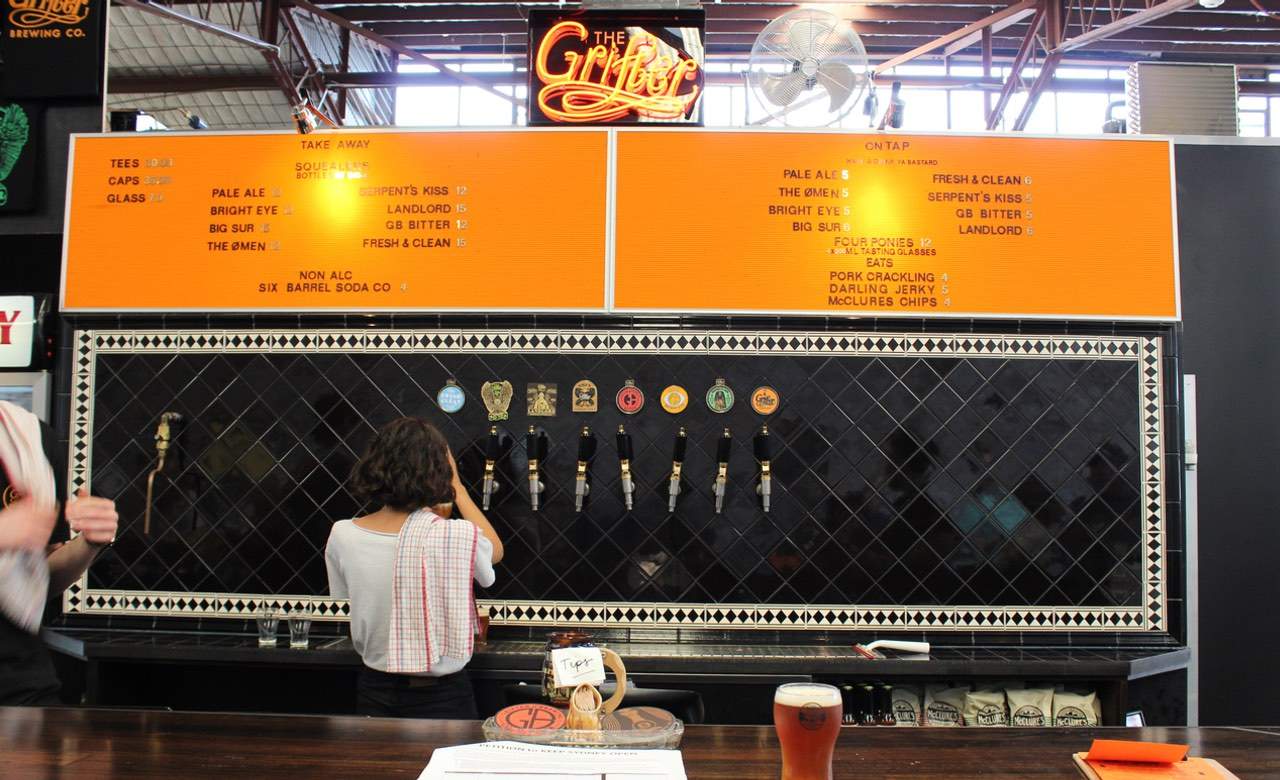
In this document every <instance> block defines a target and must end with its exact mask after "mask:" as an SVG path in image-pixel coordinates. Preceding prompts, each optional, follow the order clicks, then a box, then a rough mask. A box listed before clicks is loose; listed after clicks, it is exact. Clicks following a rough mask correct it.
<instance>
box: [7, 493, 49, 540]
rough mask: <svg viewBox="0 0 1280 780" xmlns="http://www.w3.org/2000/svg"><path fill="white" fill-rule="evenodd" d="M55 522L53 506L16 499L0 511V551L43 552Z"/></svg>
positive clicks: (26, 499)
mask: <svg viewBox="0 0 1280 780" xmlns="http://www.w3.org/2000/svg"><path fill="white" fill-rule="evenodd" d="M56 522H58V508H57V507H56V506H55V505H53V504H46V505H41V504H38V503H36V501H34V500H33V499H30V498H21V499H18V500H17V501H15V502H13V503H12V504H10V505H9V506H8V507H6V508H5V509H4V510H3V511H0V550H43V549H44V548H45V545H47V544H48V543H49V535H50V534H52V533H53V526H54V523H56Z"/></svg>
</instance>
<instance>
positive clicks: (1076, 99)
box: [1058, 92, 1123, 135]
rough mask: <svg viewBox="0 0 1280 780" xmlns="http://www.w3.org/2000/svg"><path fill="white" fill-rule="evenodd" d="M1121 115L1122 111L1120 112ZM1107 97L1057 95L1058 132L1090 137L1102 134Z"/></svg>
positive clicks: (1075, 93)
mask: <svg viewBox="0 0 1280 780" xmlns="http://www.w3.org/2000/svg"><path fill="white" fill-rule="evenodd" d="M1121 115H1123V111H1121ZM1106 118H1107V96H1106V95H1103V94H1098V93H1094V92H1059V93H1058V132H1059V133H1070V134H1077V135H1090V134H1094V133H1101V132H1102V123H1103V122H1105V121H1106Z"/></svg>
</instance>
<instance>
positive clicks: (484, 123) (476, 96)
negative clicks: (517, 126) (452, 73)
mask: <svg viewBox="0 0 1280 780" xmlns="http://www.w3.org/2000/svg"><path fill="white" fill-rule="evenodd" d="M460 100H461V107H460V109H459V112H458V114H459V115H458V119H459V122H458V123H459V124H460V125H462V126H463V127H493V126H495V125H501V126H510V125H511V103H510V102H509V101H506V100H503V99H502V98H500V97H498V96H497V95H494V94H491V93H489V92H486V91H485V90H483V89H480V88H479V87H463V88H462V92H461V95H460Z"/></svg>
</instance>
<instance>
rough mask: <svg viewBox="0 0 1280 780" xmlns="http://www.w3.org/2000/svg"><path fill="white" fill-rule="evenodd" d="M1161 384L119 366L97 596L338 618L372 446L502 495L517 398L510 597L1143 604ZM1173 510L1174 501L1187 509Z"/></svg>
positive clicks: (107, 438)
mask: <svg viewBox="0 0 1280 780" xmlns="http://www.w3.org/2000/svg"><path fill="white" fill-rule="evenodd" d="M504 324H505V323H504ZM526 324H527V323H526ZM890 327H892V325H891V326H890ZM1126 335H1128V334H1126ZM1167 343H1168V342H1167ZM1137 372H1138V368H1137V365H1136V364H1135V363H1134V362H1130V361H1107V360H1093V359H1062V360H1059V359H1052V360H1050V359H1004V358H996V357H966V358H950V357H948V358H943V357H932V356H931V357H923V358H904V357H874V358H873V357H828V356H791V355H770V356H734V355H690V354H680V355H600V354H589V355H559V354H545V355H543V354H471V355H467V354H435V355H429V354H374V353H352V354H344V353H340V352H336V353H335V352H328V353H310V354H302V355H298V354H285V355H281V354H247V353H234V354H232V353H228V354H177V355H173V354H156V353H150V354H136V355H123V354H103V355H100V356H99V357H98V363H97V369H96V403H95V411H94V438H93V451H92V463H93V485H94V490H95V492H97V493H99V494H103V495H108V496H111V497H114V498H116V499H117V501H118V502H119V506H120V510H121V515H122V517H123V518H124V520H123V522H124V527H123V528H122V531H121V534H120V538H119V541H118V542H117V544H116V546H115V547H114V548H113V549H112V550H110V551H109V552H108V553H107V554H106V555H105V556H104V558H103V559H102V560H100V561H99V562H98V563H97V564H95V566H94V568H93V570H92V572H91V575H90V585H91V587H94V588H110V589H125V590H163V591H197V592H231V593H246V594H248V593H317V594H320V593H325V592H326V591H327V583H326V577H325V570H324V565H323V560H322V552H323V547H324V543H325V539H326V538H327V535H328V530H329V526H330V524H331V523H332V522H333V521H334V520H336V519H341V518H345V517H350V516H352V515H353V514H356V513H358V512H359V511H361V507H359V506H357V505H356V503H355V502H354V501H353V500H352V499H351V497H350V496H349V494H348V493H347V491H346V489H345V487H344V483H345V480H346V477H347V475H348V474H349V472H350V469H351V466H352V464H353V462H354V459H355V457H356V455H357V453H359V452H360V451H361V450H362V448H363V447H364V446H365V444H366V443H367V441H368V439H369V437H370V435H371V434H372V432H373V430H374V428H375V427H376V426H378V425H380V424H382V423H383V422H385V421H387V420H389V419H391V418H393V417H395V416H397V415H400V414H410V415H420V416H423V417H426V418H427V419H429V420H431V421H432V422H433V423H435V424H436V425H438V426H439V427H441V429H442V430H444V431H445V433H446V435H447V436H448V438H449V439H450V441H451V442H452V443H453V445H454V447H455V450H456V451H457V452H458V455H459V464H460V468H461V470H462V472H463V475H464V479H465V480H466V481H467V482H468V483H469V484H470V485H472V487H473V495H477V494H478V491H479V481H480V474H481V467H482V455H481V449H480V445H481V442H482V439H483V436H484V434H485V432H486V431H487V427H488V425H489V422H488V420H487V418H486V415H485V411H484V408H483V404H482V403H481V401H480V398H479V393H478V390H479V387H480V384H481V383H482V382H484V381H487V380H490V379H496V378H501V379H508V380H510V381H511V382H512V383H513V385H515V387H516V400H515V401H514V402H513V403H512V407H511V411H512V418H511V420H509V421H508V422H506V423H503V424H501V426H502V428H503V429H504V431H505V434H506V436H505V445H506V451H505V453H504V456H503V458H502V460H501V461H500V463H499V472H500V479H501V483H502V487H501V491H500V492H499V494H498V496H497V497H496V499H495V508H494V510H493V511H492V513H491V517H492V518H493V520H494V523H495V525H496V526H497V528H498V530H499V532H500V533H501V534H502V535H503V536H504V538H505V539H506V544H507V550H508V553H507V560H506V561H505V562H504V564H503V565H502V567H501V572H500V575H499V579H498V583H497V584H496V585H495V586H494V587H493V588H492V589H490V591H489V592H488V593H487V594H485V595H487V596H489V597H491V598H512V599H540V600H547V601H553V600H561V601H579V600H586V601H605V600H608V601H619V600H624V601H648V602H654V601H658V602H704V603H705V602H732V603H759V604H797V603H806V604H807V603H825V604H889V605H893V604H939V605H954V604H964V605H1074V606H1113V605H1126V606H1137V605H1139V604H1140V603H1141V594H1140V589H1141V588H1140V582H1141V567H1142V561H1141V557H1142V556H1141V551H1140V548H1139V543H1140V535H1141V526H1140V522H1141V517H1140V514H1141V513H1140V508H1139V505H1138V500H1139V490H1138V487H1137V486H1138V485H1139V463H1138V460H1137V458H1138V452H1139V445H1138V442H1139V428H1138V425H1139V421H1138V408H1139V404H1138V384H1137V383H1138V373H1137ZM449 377H454V378H456V379H457V380H458V382H459V383H460V384H461V385H462V387H463V388H464V389H465V390H466V391H467V394H468V400H467V405H466V407H465V408H464V409H463V410H462V411H461V412H459V413H458V414H455V415H447V414H444V413H443V412H441V411H440V410H439V409H438V408H437V406H436V404H435V401H434V398H435V394H436V391H437V390H438V389H439V388H440V387H441V386H442V385H443V384H444V382H445V380H446V379H447V378H449ZM584 377H585V378H590V379H592V380H593V381H595V382H596V383H597V385H598V386H599V387H600V390H601V396H602V398H601V410H600V412H599V413H597V414H589V415H581V414H572V413H570V412H569V410H568V396H569V390H570V388H571V387H572V385H573V383H574V382H575V381H577V380H578V379H581V378H584ZM717 377H723V378H725V379H726V380H727V381H728V383H729V385H730V386H731V387H733V388H734V390H735V391H737V393H738V403H737V405H736V406H735V407H734V409H733V410H732V411H731V412H730V413H729V414H726V415H716V414H713V413H711V412H710V411H709V410H708V409H707V408H706V406H705V404H704V403H703V402H702V394H703V393H704V392H705V390H706V388H707V387H709V386H710V385H711V384H712V383H713V381H714V380H715V379H716V378H717ZM627 378H634V379H635V380H636V381H637V384H638V385H639V386H640V387H641V388H643V389H644V390H645V392H646V394H647V396H648V403H647V405H646V407H645V408H644V410H643V411H641V412H640V413H639V414H638V415H635V416H626V415H623V414H621V413H620V412H618V410H617V409H616V408H615V407H614V406H613V404H612V399H613V394H614V392H616V390H617V389H618V388H619V387H620V386H621V385H622V383H623V381H624V380H625V379H627ZM531 381H541V382H555V383H557V384H558V385H559V390H560V394H561V399H560V404H559V408H558V414H557V416H556V417H554V418H529V417H527V416H526V414H525V409H524V400H523V395H524V386H525V384H526V383H527V382H531ZM672 382H677V383H679V384H682V385H683V386H685V387H686V388H687V389H688V390H689V391H690V394H691V395H692V396H693V397H692V401H691V403H690V407H689V409H688V411H686V412H685V413H683V414H681V415H678V416H672V415H669V414H667V413H666V412H664V411H663V410H662V409H661V408H660V407H659V405H658V402H657V394H658V391H659V390H660V389H661V388H662V387H664V386H665V385H667V384H669V383H672ZM761 384H768V385H771V386H773V387H775V388H777V389H778V390H779V391H780V392H781V394H782V399H783V400H782V407H781V410H780V411H779V412H778V413H777V414H775V415H773V416H772V417H770V418H768V419H767V420H764V419H762V418H760V417H759V416H757V415H756V414H754V413H753V412H752V411H751V410H750V408H749V406H748V404H747V394H748V393H749V391H750V390H751V389H752V388H754V387H756V386H757V385H761ZM1170 397H1171V398H1172V397H1176V396H1174V395H1171V396H1170ZM166 410H175V411H179V412H181V413H182V414H183V415H184V417H185V422H184V423H183V425H182V426H181V427H180V428H179V429H178V434H177V438H176V441H175V446H174V449H173V450H172V454H171V456H170V463H169V465H168V467H167V468H166V470H165V476H164V477H162V478H160V479H159V480H158V482H157V490H156V499H155V503H154V506H155V510H154V511H155V516H154V518H153V521H152V522H153V531H152V535H151V536H150V537H145V536H143V535H142V534H141V517H142V513H143V503H144V499H143V495H144V490H145V480H146V474H147V471H148V470H149V468H151V466H152V464H153V460H154V447H153V444H152V436H153V433H154V429H155V424H156V421H157V418H158V416H159V414H160V413H161V412H163V411H166ZM765 421H767V422H768V424H769V426H770V429H771V431H772V432H773V440H774V447H775V459H774V468H775V474H776V476H777V484H776V485H775V495H774V506H773V510H772V512H770V513H768V514H765V513H764V512H762V511H761V510H760V508H759V505H758V501H757V499H756V497H755V495H754V488H755V484H756V475H757V467H756V464H755V461H754V458H753V457H752V452H751V436H752V435H753V434H754V432H755V431H756V430H757V429H758V427H759V425H760V424H761V422H765ZM584 423H587V424H590V425H591V426H592V427H593V429H595V430H596V431H597V433H598V434H599V443H600V448H599V453H598V454H597V456H596V459H595V461H594V463H593V466H592V471H591V480H592V484H593V489H592V493H591V497H590V499H589V502H588V506H587V509H586V511H585V512H584V513H583V514H581V515H577V516H575V514H574V511H573V483H572V476H573V470H574V460H575V450H576V437H577V430H578V428H579V426H581V425H582V424H584ZM619 423H624V424H626V425H627V427H628V430H629V431H631V433H632V434H633V436H634V439H635V460H634V467H635V474H636V480H637V482H638V492H637V499H636V507H635V510H634V511H633V512H630V513H628V512H625V511H624V508H623V505H622V499H621V493H620V490H619V487H618V461H617V457H616V453H615V451H614V444H613V432H614V430H616V427H617V425H618V424H619ZM529 424H536V425H537V426H538V427H539V428H542V429H544V430H545V431H546V432H547V435H548V437H549V440H550V445H551V446H550V454H549V457H548V459H547V461H546V463H545V469H544V480H545V482H546V483H547V487H548V492H547V493H546V495H545V506H544V508H543V509H542V510H541V511H539V512H537V513H534V512H532V511H531V510H530V509H529V505H528V500H527V493H526V489H525V480H524V474H525V455H524V447H523V438H524V437H523V433H524V430H525V428H526V427H527V426H528V425H529ZM679 426H684V427H686V428H687V429H688V432H689V437H690V451H689V456H688V460H687V462H686V475H687V477H688V480H687V484H686V489H685V492H684V493H683V494H682V496H681V499H680V504H679V508H678V510H677V512H676V513H674V514H668V513H667V511H666V501H665V487H666V477H667V474H668V472H669V469H670V450H671V442H672V438H673V436H674V433H675V431H676V429H677V427H679ZM725 427H728V428H730V429H731V431H732V432H733V434H734V437H735V439H734V440H735V448H734V453H733V456H732V461H731V466H730V482H731V490H730V496H729V498H728V501H727V506H726V510H725V513H724V514H723V515H715V514H714V513H713V509H712V499H711V490H710V488H711V481H712V477H713V473H714V462H713V461H714V457H713V454H714V450H715V440H716V438H717V437H718V436H719V435H720V433H721V430H722V429H723V428H725ZM1174 441H1176V439H1174ZM1171 473H1174V472H1171ZM1171 493H1172V495H1173V498H1174V500H1176V495H1177V493H1176V486H1171ZM1170 519H1171V522H1172V524H1173V525H1177V523H1178V521H1176V520H1175V519H1174V518H1173V516H1171V518H1170ZM1176 538H1180V537H1177V536H1176V531H1175V537H1174V540H1175V541H1176Z"/></svg>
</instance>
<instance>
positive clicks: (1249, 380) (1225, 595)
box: [1177, 145, 1280, 725]
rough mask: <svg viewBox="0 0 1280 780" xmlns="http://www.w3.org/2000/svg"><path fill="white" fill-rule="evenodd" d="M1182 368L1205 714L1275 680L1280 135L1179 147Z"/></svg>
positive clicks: (1256, 718) (1246, 720) (1252, 705)
mask: <svg viewBox="0 0 1280 780" xmlns="http://www.w3.org/2000/svg"><path fill="white" fill-rule="evenodd" d="M1177 171H1178V183H1179V186H1178V210H1179V235H1180V241H1181V259H1182V301H1183V303H1182V305H1183V322H1184V328H1185V330H1184V333H1183V337H1182V348H1183V361H1184V362H1183V367H1184V370H1185V371H1186V372H1187V373H1192V374H1195V375H1196V376H1197V390H1196V391H1197V394H1198V399H1197V404H1198V407H1199V408H1198V410H1197V417H1198V420H1197V422H1198V436H1199V456H1200V462H1199V488H1200V500H1199V516H1200V523H1199V528H1200V647H1201V654H1200V679H1201V686H1200V697H1201V713H1200V715H1201V722H1202V723H1204V724H1206V725H1218V724H1253V725H1263V724H1273V723H1274V722H1275V720H1276V716H1275V708H1274V706H1273V704H1272V701H1271V698H1272V696H1271V695H1270V694H1271V692H1274V691H1276V690H1277V689H1280V666H1278V665H1277V664H1276V648H1278V647H1280V623H1277V622H1276V621H1275V620H1274V619H1271V617H1270V614H1269V610H1270V608H1271V607H1272V606H1273V605H1274V604H1275V603H1276V602H1277V600H1280V578H1277V577H1276V559H1277V556H1280V522H1277V519H1276V513H1277V508H1280V479H1277V469H1278V468H1280V403H1278V402H1277V394H1278V392H1280V349H1277V348H1276V344H1277V340H1280V219H1277V215H1278V214H1280V147H1275V146H1243V145H1241V146H1235V145H1232V146H1186V145H1180V146H1179V147H1178V149H1177Z"/></svg>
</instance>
